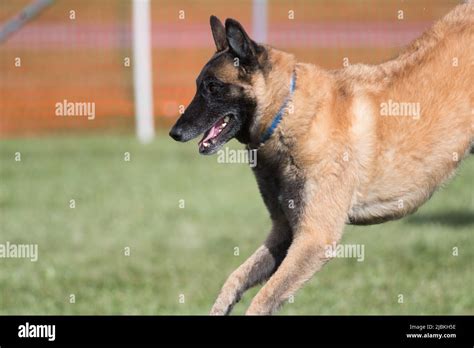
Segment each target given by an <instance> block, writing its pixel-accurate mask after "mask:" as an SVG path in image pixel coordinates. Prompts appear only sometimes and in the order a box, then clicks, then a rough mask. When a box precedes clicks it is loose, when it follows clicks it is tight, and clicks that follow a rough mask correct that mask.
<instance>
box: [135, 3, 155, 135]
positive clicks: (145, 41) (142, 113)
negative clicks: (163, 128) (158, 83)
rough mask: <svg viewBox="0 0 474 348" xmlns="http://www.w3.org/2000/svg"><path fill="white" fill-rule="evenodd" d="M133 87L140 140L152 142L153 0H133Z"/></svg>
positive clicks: (136, 123)
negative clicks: (151, 5) (151, 1)
mask: <svg viewBox="0 0 474 348" xmlns="http://www.w3.org/2000/svg"><path fill="white" fill-rule="evenodd" d="M132 7H133V9H132V13H133V14H132V16H133V18H132V22H133V61H132V64H133V88H134V91H135V126H136V132H137V136H138V139H139V140H140V141H141V142H142V143H148V142H150V141H151V140H152V139H153V137H154V135H155V128H154V120H153V90H152V78H153V74H152V66H151V24H150V17H151V15H150V1H149V0H133V6H132Z"/></svg>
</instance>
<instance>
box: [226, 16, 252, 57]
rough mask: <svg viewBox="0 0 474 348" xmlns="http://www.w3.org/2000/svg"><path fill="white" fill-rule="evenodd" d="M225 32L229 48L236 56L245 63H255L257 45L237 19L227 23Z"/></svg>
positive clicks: (230, 19)
mask: <svg viewBox="0 0 474 348" xmlns="http://www.w3.org/2000/svg"><path fill="white" fill-rule="evenodd" d="M225 31H226V35H227V41H228V42H229V46H230V48H231V49H232V51H233V52H234V53H235V55H236V56H237V57H238V58H239V59H240V60H241V61H243V62H244V63H245V62H247V63H251V62H254V61H255V60H256V58H257V52H256V51H257V47H256V43H255V42H253V41H252V39H250V37H249V36H248V35H247V33H246V32H245V30H244V28H243V27H242V25H241V24H240V23H239V22H237V21H236V20H235V19H232V18H228V19H226V21H225Z"/></svg>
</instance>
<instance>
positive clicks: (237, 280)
mask: <svg viewBox="0 0 474 348" xmlns="http://www.w3.org/2000/svg"><path fill="white" fill-rule="evenodd" d="M291 237H292V235H291V229H290V227H289V225H288V222H287V221H286V219H285V218H284V217H282V218H281V219H279V220H278V221H275V220H274V221H273V226H272V230H271V232H270V234H269V236H268V237H267V239H266V241H265V243H264V244H263V245H262V246H261V247H259V248H258V249H257V251H255V252H254V253H253V255H252V256H250V257H249V258H248V259H247V260H246V261H245V262H244V263H243V264H242V265H241V266H240V267H239V268H237V270H235V271H234V272H233V273H232V274H231V275H230V276H229V278H228V279H227V281H226V282H225V284H224V286H223V287H222V290H221V291H220V293H219V296H218V297H217V300H216V302H215V303H214V306H213V307H212V309H211V313H210V314H211V315H226V314H229V313H230V311H231V310H232V307H233V306H234V305H235V303H237V302H238V301H239V300H240V298H241V296H242V294H243V293H244V292H245V291H246V290H247V289H249V288H251V287H253V286H255V285H257V284H259V283H261V282H264V281H266V280H267V279H268V278H269V277H270V276H271V275H272V274H273V273H274V272H275V270H276V269H277V268H278V266H279V265H280V263H281V262H282V260H283V258H284V257H285V255H286V252H287V250H288V247H289V245H290V243H291Z"/></svg>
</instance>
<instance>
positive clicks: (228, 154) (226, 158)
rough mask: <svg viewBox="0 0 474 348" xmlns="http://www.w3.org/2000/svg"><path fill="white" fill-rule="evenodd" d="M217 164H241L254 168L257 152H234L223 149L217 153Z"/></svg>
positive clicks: (240, 150) (241, 150)
mask: <svg viewBox="0 0 474 348" xmlns="http://www.w3.org/2000/svg"><path fill="white" fill-rule="evenodd" d="M217 163H243V164H248V165H249V166H250V167H251V168H255V167H256V166H257V150H256V149H252V150H243V149H239V150H235V149H229V148H228V147H225V148H224V149H221V150H219V151H217Z"/></svg>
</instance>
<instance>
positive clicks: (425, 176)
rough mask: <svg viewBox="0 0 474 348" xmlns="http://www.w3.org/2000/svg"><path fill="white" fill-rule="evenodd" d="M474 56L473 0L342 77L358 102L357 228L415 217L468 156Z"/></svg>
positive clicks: (354, 122)
mask: <svg viewBox="0 0 474 348" xmlns="http://www.w3.org/2000/svg"><path fill="white" fill-rule="evenodd" d="M473 54H474V5H473V2H469V3H467V4H464V5H460V6H458V7H456V8H455V9H454V10H453V11H451V13H449V14H448V15H447V16H446V17H445V18H443V19H442V20H441V21H439V22H438V23H437V24H436V25H435V26H434V27H433V28H432V29H431V30H429V31H428V32H427V33H425V34H424V35H423V36H422V37H421V38H419V39H418V40H416V41H415V42H414V43H413V44H412V45H411V46H410V47H409V48H408V49H407V50H405V52H403V53H402V54H401V55H400V56H399V57H398V58H397V59H395V60H393V61H390V62H387V63H384V64H382V65H380V66H378V67H375V68H367V67H357V66H356V67H352V68H349V69H348V70H346V71H345V72H344V71H343V72H342V73H341V74H342V75H340V77H342V79H343V81H344V82H345V83H347V82H350V83H351V86H352V87H351V90H352V92H353V98H354V100H353V107H352V115H349V117H350V118H351V123H352V132H351V134H352V135H353V139H352V143H353V144H357V145H356V146H354V149H353V150H354V152H355V153H356V156H357V157H358V162H359V171H358V176H359V178H358V179H359V182H360V185H359V187H358V189H357V192H356V194H355V196H354V204H353V208H352V210H351V215H352V216H351V220H352V221H353V222H360V223H364V222H379V221H383V220H386V219H391V218H397V217H401V216H404V215H406V214H407V213H410V212H413V211H414V210H416V209H417V207H419V206H420V205H421V204H422V203H424V202H425V201H426V200H427V199H428V198H429V197H430V196H431V195H432V193H433V192H434V190H435V189H436V188H437V187H438V186H439V185H440V184H441V183H442V182H444V181H445V180H446V179H448V178H449V177H450V176H451V175H452V174H453V173H454V170H455V168H456V167H457V166H458V164H459V162H460V161H461V159H462V158H463V157H464V156H466V155H467V154H468V152H469V150H470V147H471V144H472V141H473V139H474V131H473V129H474V121H473V112H474V109H473V106H474V74H473V65H472V64H473V62H472V59H473V58H472V56H473ZM344 74H348V76H344ZM369 183H370V184H369Z"/></svg>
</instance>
